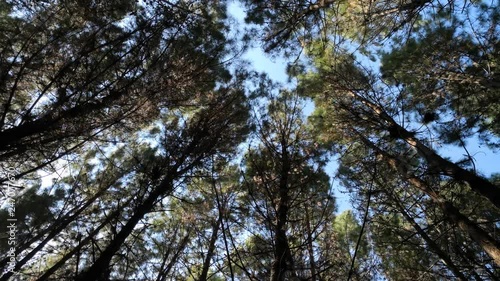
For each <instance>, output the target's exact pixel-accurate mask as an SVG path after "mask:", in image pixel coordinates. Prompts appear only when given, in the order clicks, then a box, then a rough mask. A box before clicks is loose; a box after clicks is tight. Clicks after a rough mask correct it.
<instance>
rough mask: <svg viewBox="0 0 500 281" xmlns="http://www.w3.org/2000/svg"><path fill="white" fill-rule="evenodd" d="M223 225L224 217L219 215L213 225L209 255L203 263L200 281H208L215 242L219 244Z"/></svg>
mask: <svg viewBox="0 0 500 281" xmlns="http://www.w3.org/2000/svg"><path fill="white" fill-rule="evenodd" d="M221 223H222V215H219V218H218V219H217V221H216V222H214V223H213V225H212V236H211V237H210V242H209V244H208V250H207V255H206V256H205V260H204V261H203V268H202V270H201V274H200V277H199V278H198V281H206V280H207V277H208V271H209V269H210V261H211V260H212V257H213V256H214V252H215V242H217V235H218V234H219V228H220V225H221Z"/></svg>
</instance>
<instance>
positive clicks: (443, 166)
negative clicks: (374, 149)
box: [346, 91, 500, 209]
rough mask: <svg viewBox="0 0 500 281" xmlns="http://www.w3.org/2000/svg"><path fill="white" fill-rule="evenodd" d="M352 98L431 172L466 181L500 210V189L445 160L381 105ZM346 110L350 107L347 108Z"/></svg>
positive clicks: (358, 96)
mask: <svg viewBox="0 0 500 281" xmlns="http://www.w3.org/2000/svg"><path fill="white" fill-rule="evenodd" d="M349 94H350V96H351V97H353V98H354V99H356V100H358V101H360V102H361V103H363V104H364V105H366V106H367V107H369V108H370V109H371V110H372V111H373V113H375V116H376V117H377V119H378V120H379V122H380V121H382V122H383V123H385V127H386V130H387V131H388V132H389V133H390V135H391V136H392V137H395V138H399V139H402V140H404V141H405V142H406V143H408V144H409V145H410V146H412V147H414V148H415V149H416V150H417V153H418V154H419V155H420V156H421V157H422V158H424V159H425V161H426V162H427V164H428V167H429V171H430V172H434V173H441V174H443V175H446V176H449V177H452V178H454V179H455V180H459V181H465V182H467V183H468V184H469V186H470V188H471V189H472V190H473V191H474V192H476V193H478V194H480V195H482V196H484V197H485V198H487V199H488V200H489V201H490V202H491V203H492V204H493V205H495V206H496V207H497V208H499V209H500V187H498V186H496V185H495V184H493V183H491V182H489V181H488V180H486V179H484V178H482V177H481V176H479V175H477V174H475V173H473V172H471V171H468V170H466V169H463V168H462V167H460V166H458V165H457V164H455V163H453V162H451V161H449V160H446V159H444V158H443V157H441V156H439V155H438V154H437V153H436V152H435V151H434V150H433V149H431V148H429V147H428V146H426V145H425V144H424V143H422V142H421V141H420V140H419V139H417V138H416V137H415V134H414V133H411V132H409V131H408V130H406V129H405V128H403V127H402V126H401V125H399V124H398V123H397V122H396V121H395V120H394V119H393V118H392V117H391V116H390V115H389V114H387V112H385V111H384V110H383V109H382V108H381V107H380V106H379V105H377V104H375V103H373V102H371V101H369V100H368V99H366V98H363V97H361V96H360V95H359V94H357V93H355V92H353V91H350V92H349ZM346 109H347V110H349V109H348V107H347V106H346Z"/></svg>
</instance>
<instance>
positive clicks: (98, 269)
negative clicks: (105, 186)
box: [75, 175, 173, 281]
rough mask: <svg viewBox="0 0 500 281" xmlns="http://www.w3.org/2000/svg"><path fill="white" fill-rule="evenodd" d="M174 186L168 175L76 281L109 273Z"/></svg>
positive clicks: (97, 277)
mask: <svg viewBox="0 0 500 281" xmlns="http://www.w3.org/2000/svg"><path fill="white" fill-rule="evenodd" d="M172 186H173V176H172V175H167V177H166V178H165V179H163V181H162V182H161V184H159V185H158V186H157V187H156V188H155V189H154V190H153V191H152V192H151V194H150V195H149V196H148V197H147V198H146V200H144V202H142V203H141V204H140V205H139V206H138V207H137V208H135V211H134V214H133V215H132V217H131V218H130V219H129V220H128V221H127V223H126V224H125V225H124V226H123V228H122V229H121V230H120V232H118V234H116V236H115V238H114V239H113V240H112V241H111V242H110V243H109V244H108V246H107V247H106V249H104V251H103V252H102V253H101V255H100V256H99V258H97V260H96V261H95V262H94V264H93V265H92V266H90V267H89V268H88V269H86V270H85V271H84V272H82V273H81V274H79V275H78V278H76V279H75V281H87V280H100V279H101V278H102V277H103V274H104V273H106V272H107V271H108V267H109V264H110V262H111V259H112V258H113V256H114V255H115V253H116V252H117V251H118V250H119V249H120V247H121V246H122V244H123V243H124V242H125V240H126V239H127V237H128V236H129V235H130V234H131V233H132V231H133V230H134V228H135V226H136V225H137V223H139V221H140V220H141V219H142V218H143V217H144V216H145V215H146V214H147V213H149V212H150V211H151V210H152V209H153V208H154V206H155V204H154V203H155V202H156V201H157V200H158V199H159V198H160V197H161V196H162V195H164V194H167V193H168V192H170V191H171V190H172Z"/></svg>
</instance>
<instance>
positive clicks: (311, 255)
mask: <svg viewBox="0 0 500 281" xmlns="http://www.w3.org/2000/svg"><path fill="white" fill-rule="evenodd" d="M304 211H305V213H306V230H307V253H308V254H309V267H310V268H311V269H310V270H311V281H316V280H317V276H316V262H315V260H314V248H313V239H312V236H313V233H312V231H311V218H310V217H309V201H307V202H306V208H305V210H304Z"/></svg>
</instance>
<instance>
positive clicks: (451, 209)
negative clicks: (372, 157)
mask: <svg viewBox="0 0 500 281" xmlns="http://www.w3.org/2000/svg"><path fill="white" fill-rule="evenodd" d="M358 136H359V137H360V139H361V141H362V142H363V143H364V144H365V145H367V146H368V147H370V148H372V149H373V150H375V153H376V154H378V155H380V156H382V158H383V159H385V160H386V162H387V163H388V164H389V166H391V167H392V168H393V169H394V170H395V171H398V172H399V173H400V174H401V176H402V177H403V178H405V179H406V180H407V181H408V182H409V183H411V184H412V185H413V186H415V187H416V188H418V189H419V190H421V191H422V192H424V193H426V194H427V195H429V197H430V198H431V199H432V201H433V202H434V203H435V204H436V205H437V206H439V207H440V208H441V210H442V211H443V213H444V214H445V216H446V217H447V218H448V219H450V220H451V221H452V222H454V223H456V224H457V225H458V226H459V228H460V229H462V230H463V231H464V232H466V233H468V234H469V236H470V237H471V238H472V240H474V241H476V242H477V243H478V244H479V245H480V246H481V247H482V248H483V250H484V251H485V252H486V253H487V254H488V255H489V256H490V257H491V258H492V259H493V260H494V261H495V263H496V264H497V265H499V266H500V243H499V242H498V241H496V240H495V239H493V238H492V237H491V236H490V235H489V234H488V233H487V232H486V231H484V230H483V229H482V228H480V227H479V226H478V225H477V224H475V223H474V222H472V221H470V220H469V219H468V218H467V217H466V216H464V215H463V214H461V213H460V211H459V210H458V209H457V208H456V207H455V206H453V204H452V203H451V202H448V201H446V200H445V199H444V198H442V197H441V196H440V195H439V193H438V192H437V191H436V190H434V189H433V188H430V187H429V186H428V185H427V183H426V182H424V181H423V180H421V179H420V178H418V177H416V176H415V175H412V174H411V173H409V172H408V171H407V167H406V166H405V164H404V163H403V162H402V161H401V160H400V159H398V158H396V157H394V156H392V155H390V154H389V153H387V152H385V151H383V150H382V149H380V148H379V147H377V146H376V145H375V144H373V143H372V142H371V141H370V140H368V139H366V138H365V137H364V136H362V135H361V134H358Z"/></svg>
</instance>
